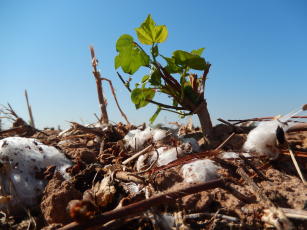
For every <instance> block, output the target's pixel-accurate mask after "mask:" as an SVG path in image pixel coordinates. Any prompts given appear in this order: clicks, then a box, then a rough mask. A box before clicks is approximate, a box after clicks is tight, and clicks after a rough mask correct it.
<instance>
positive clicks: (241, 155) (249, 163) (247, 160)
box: [239, 153, 268, 180]
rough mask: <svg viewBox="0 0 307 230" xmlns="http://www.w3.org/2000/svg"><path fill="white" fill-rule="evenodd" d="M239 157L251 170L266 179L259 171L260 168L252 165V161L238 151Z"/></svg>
mask: <svg viewBox="0 0 307 230" xmlns="http://www.w3.org/2000/svg"><path fill="white" fill-rule="evenodd" d="M239 157H240V158H241V159H242V160H243V162H244V164H246V165H247V166H249V167H250V168H251V169H252V170H254V171H255V173H256V174H257V175H258V176H259V177H260V178H262V179H263V180H268V178H266V176H265V175H264V174H263V172H261V171H260V170H258V169H257V167H256V166H254V165H253V164H252V162H251V161H250V160H249V159H247V158H246V157H245V156H244V155H243V154H242V153H239Z"/></svg>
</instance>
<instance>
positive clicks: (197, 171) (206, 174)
mask: <svg viewBox="0 0 307 230" xmlns="http://www.w3.org/2000/svg"><path fill="white" fill-rule="evenodd" d="M219 168H220V167H219V166H217V165H216V164H215V163H214V161H212V160H209V159H205V160H196V161H193V162H191V163H187V164H185V165H183V166H182V168H181V175H182V177H183V179H184V181H185V182H187V183H204V182H209V181H211V180H215V179H217V178H218V177H219V176H218V173H217V170H218V169H219Z"/></svg>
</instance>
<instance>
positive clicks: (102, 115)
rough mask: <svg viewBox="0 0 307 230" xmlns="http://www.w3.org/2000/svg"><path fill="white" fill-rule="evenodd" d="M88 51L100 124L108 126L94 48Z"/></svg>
mask: <svg viewBox="0 0 307 230" xmlns="http://www.w3.org/2000/svg"><path fill="white" fill-rule="evenodd" d="M90 50H91V56H92V66H93V75H94V77H95V80H96V86H97V94H98V100H99V106H100V111H101V118H100V123H104V124H108V123H109V118H108V113H107V106H106V101H105V99H104V96H103V90H102V84H101V79H100V72H99V71H98V70H97V64H98V60H97V59H96V56H95V51H94V47H92V46H90Z"/></svg>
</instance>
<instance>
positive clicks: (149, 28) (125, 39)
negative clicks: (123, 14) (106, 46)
mask: <svg viewBox="0 0 307 230" xmlns="http://www.w3.org/2000/svg"><path fill="white" fill-rule="evenodd" d="M135 30H136V34H137V38H138V40H139V42H140V43H141V44H144V45H149V46H150V54H148V53H146V52H145V50H144V49H143V48H142V47H141V46H140V45H139V44H138V43H137V42H135V41H134V39H133V37H132V36H130V35H128V34H124V35H122V36H121V37H120V38H119V39H118V40H117V42H116V51H117V52H118V55H117V56H116V57H115V68H116V69H118V68H119V67H121V68H122V70H123V71H124V72H125V73H127V74H129V75H134V74H135V73H136V71H138V69H139V68H140V67H146V68H148V70H149V71H148V74H146V75H145V76H143V78H142V80H141V82H140V83H138V84H136V86H135V88H134V89H132V90H131V88H130V82H131V78H129V80H128V81H125V80H124V79H123V78H122V77H121V75H120V74H119V77H120V78H121V80H122V81H123V83H124V84H125V86H126V87H127V89H128V90H129V91H130V92H131V100H132V102H133V103H134V104H135V106H136V108H137V109H139V108H142V107H145V106H146V105H148V103H153V104H156V105H157V110H156V112H155V113H154V114H153V116H152V117H151V118H150V122H151V123H152V122H153V121H154V120H155V119H156V118H157V116H158V114H159V113H160V111H161V110H167V111H170V112H175V113H178V114H180V115H181V116H187V115H193V114H196V115H197V116H198V118H199V120H200V124H201V128H202V131H203V133H204V135H205V136H209V135H210V132H211V130H212V123H211V119H210V115H209V112H208V109H207V102H206V100H205V98H204V87H205V81H206V78H207V75H208V72H209V69H210V64H209V63H208V62H206V60H205V59H204V58H203V57H201V55H202V53H203V51H204V48H201V49H198V50H193V51H191V52H188V51H183V50H176V51H174V52H173V54H172V56H171V57H166V56H164V55H162V54H161V53H160V52H159V47H158V45H159V43H162V42H164V41H165V40H166V39H167V36H168V31H167V28H166V26H165V25H156V23H155V22H154V21H153V19H152V18H151V15H148V17H147V19H146V20H145V21H144V22H143V23H142V24H141V26H140V27H139V28H136V29H135ZM160 60H161V61H162V62H163V63H166V64H165V65H164V66H163V65H162V64H161V62H160ZM191 71H202V75H201V76H200V77H199V76H198V75H197V74H195V73H192V72H191ZM156 93H161V94H166V95H167V96H169V97H170V98H171V99H172V101H173V103H172V105H168V104H164V103H160V102H157V101H154V100H153V99H154V97H155V94H156Z"/></svg>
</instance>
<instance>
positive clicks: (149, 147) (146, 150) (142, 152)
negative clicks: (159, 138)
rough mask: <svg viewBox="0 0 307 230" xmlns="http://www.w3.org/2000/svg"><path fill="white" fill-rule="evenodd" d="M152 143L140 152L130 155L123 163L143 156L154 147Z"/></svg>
mask: <svg viewBox="0 0 307 230" xmlns="http://www.w3.org/2000/svg"><path fill="white" fill-rule="evenodd" d="M152 147H153V146H152V145H148V146H147V147H146V148H144V149H142V150H141V151H139V152H138V153H136V154H134V155H133V156H131V157H129V158H128V159H126V160H124V161H123V163H122V164H123V165H126V164H128V163H129V162H130V161H132V160H134V159H135V158H137V157H139V156H141V155H142V154H144V153H146V152H148V151H149V150H150V149H152Z"/></svg>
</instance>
